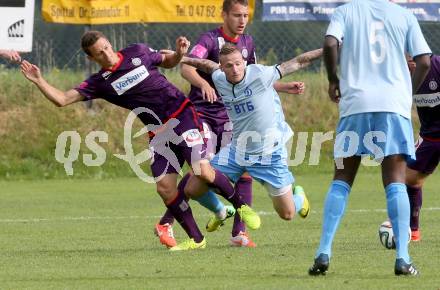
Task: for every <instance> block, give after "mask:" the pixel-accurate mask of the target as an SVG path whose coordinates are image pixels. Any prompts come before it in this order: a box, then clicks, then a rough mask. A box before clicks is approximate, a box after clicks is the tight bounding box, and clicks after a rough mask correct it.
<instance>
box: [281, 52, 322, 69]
mask: <svg viewBox="0 0 440 290" xmlns="http://www.w3.org/2000/svg"><path fill="white" fill-rule="evenodd" d="M321 55H322V48H320V49H315V50H312V51H308V52H305V53H302V54H300V55H298V56H297V57H295V58H293V59H291V60H289V61H286V62H283V63H282V64H281V65H280V66H279V69H280V72H281V75H282V76H286V75H289V74H291V73H293V72H296V71H297V70H300V69H302V68H305V67H307V66H309V65H310V64H311V63H312V61H314V60H316V59H318V58H320V57H321Z"/></svg>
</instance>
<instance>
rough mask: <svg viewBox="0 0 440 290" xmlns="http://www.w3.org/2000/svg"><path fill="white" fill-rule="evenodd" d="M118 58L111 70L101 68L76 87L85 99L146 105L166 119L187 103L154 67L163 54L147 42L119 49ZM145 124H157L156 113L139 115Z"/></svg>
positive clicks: (119, 103)
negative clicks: (153, 114)
mask: <svg viewBox="0 0 440 290" xmlns="http://www.w3.org/2000/svg"><path fill="white" fill-rule="evenodd" d="M118 56H119V58H120V61H119V63H118V64H116V65H115V67H114V68H112V69H111V70H106V69H101V70H100V71H99V72H98V73H95V74H93V75H92V76H90V77H89V78H88V79H87V80H85V81H84V82H82V83H81V84H80V85H79V86H77V87H75V90H77V91H78V92H79V93H80V94H81V95H83V96H84V97H85V99H86V100H91V99H96V98H102V99H105V100H107V101H109V102H110V103H113V104H115V105H117V106H119V107H123V108H126V109H129V110H133V109H136V108H139V107H145V108H148V109H150V110H152V111H153V112H154V113H155V114H156V115H157V117H158V118H159V119H160V120H161V121H162V122H165V121H166V120H168V119H169V118H170V117H171V116H174V117H175V116H176V112H178V111H180V110H181V109H182V107H183V106H185V105H186V104H187V102H188V101H187V100H188V99H187V98H186V97H185V95H184V94H183V93H182V92H180V91H179V90H178V89H177V88H176V87H175V86H174V85H172V84H171V83H170V82H169V81H168V80H167V79H166V78H165V76H164V75H162V74H161V73H160V72H159V70H158V68H157V66H158V65H160V64H161V62H162V55H161V54H160V53H159V52H157V51H155V50H153V49H151V48H150V47H148V46H147V45H146V44H133V45H130V46H129V47H127V48H125V49H123V50H121V51H119V52H118ZM138 117H139V118H140V119H141V121H142V122H143V123H144V124H145V125H148V124H152V125H153V124H158V121H157V119H156V117H155V116H151V115H150V114H147V113H142V114H139V116H138Z"/></svg>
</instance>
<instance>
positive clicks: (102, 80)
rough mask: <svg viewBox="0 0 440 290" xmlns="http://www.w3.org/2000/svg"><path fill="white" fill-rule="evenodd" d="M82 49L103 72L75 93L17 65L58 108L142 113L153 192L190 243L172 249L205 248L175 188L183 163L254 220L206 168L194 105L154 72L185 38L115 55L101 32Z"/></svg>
mask: <svg viewBox="0 0 440 290" xmlns="http://www.w3.org/2000/svg"><path fill="white" fill-rule="evenodd" d="M81 46H82V49H83V50H84V52H85V53H86V54H87V56H88V58H89V59H90V60H92V61H95V62H96V63H97V64H99V65H100V66H101V67H102V69H101V70H100V71H99V72H97V73H95V74H93V75H92V76H90V77H89V78H88V79H87V80H86V81H84V82H83V83H81V84H80V85H79V86H77V87H75V88H74V89H71V90H68V91H65V92H63V91H61V90H59V89H57V88H55V87H53V86H52V85H50V84H49V83H48V82H47V81H46V80H45V79H44V78H43V77H42V75H41V72H40V69H39V68H38V67H37V66H35V65H33V64H31V63H29V62H27V61H24V62H23V63H22V65H21V69H22V72H23V74H24V76H25V77H26V78H27V79H28V80H29V81H31V82H33V83H34V84H35V85H36V86H37V87H38V88H39V89H40V91H41V92H42V93H43V94H44V96H45V97H46V98H47V99H48V100H50V101H51V102H52V103H54V104H55V105H57V106H60V107H62V106H66V105H69V104H72V103H76V102H79V101H84V100H90V99H94V98H103V99H105V100H107V101H108V102H111V103H113V104H115V105H117V106H119V107H123V108H126V109H129V110H134V111H136V110H139V109H146V110H144V112H142V113H139V114H138V117H139V118H140V120H141V121H142V122H143V123H144V124H145V125H146V128H147V129H148V131H149V133H150V150H152V151H153V160H154V161H152V163H151V171H152V174H153V176H154V177H155V178H156V179H155V180H156V186H157V192H158V194H159V195H160V196H161V198H162V199H163V201H164V203H165V205H166V206H167V208H168V209H169V210H170V211H171V213H172V214H173V216H174V217H175V218H176V219H177V221H178V222H179V224H180V225H181V226H182V228H183V229H184V230H185V232H186V233H187V234H188V236H189V239H188V240H186V241H185V242H183V243H181V244H179V245H176V246H174V247H172V248H171V249H170V250H172V251H177V250H190V249H198V248H204V247H205V246H206V240H205V238H204V236H203V235H202V233H201V232H200V230H199V228H198V226H197V224H196V222H195V220H194V217H193V215H192V212H191V208H190V207H189V205H188V203H187V201H186V196H185V192H184V191H185V188H184V186H179V187H177V174H178V172H179V170H180V169H181V167H182V166H183V163H184V162H185V161H186V162H187V163H188V164H189V165H190V166H191V167H192V168H195V169H198V170H197V171H196V172H198V173H200V174H199V175H197V176H195V177H194V178H196V179H198V178H201V179H202V180H205V181H207V182H209V183H210V185H211V186H212V187H214V188H216V189H217V191H218V192H219V194H221V195H222V196H224V197H225V198H226V199H227V200H228V201H230V202H232V204H233V205H234V207H235V208H238V209H239V213H240V212H241V213H244V215H242V218H243V219H244V220H245V221H246V218H255V217H257V218H258V216H257V215H256V214H255V213H254V212H253V211H252V209H250V208H249V207H248V206H246V205H245V204H244V202H243V201H242V200H241V198H240V196H239V195H238V194H235V192H234V189H233V187H232V185H231V184H230V183H229V181H228V179H227V177H226V176H224V175H223V174H221V173H220V172H218V171H216V170H214V169H213V168H212V167H211V166H210V165H209V161H208V160H207V159H205V157H204V156H203V155H204V154H203V152H205V151H206V146H205V144H204V141H203V137H202V136H201V133H200V131H199V130H200V126H199V124H200V122H199V119H198V117H197V115H196V112H195V110H194V108H193V105H192V103H191V102H190V101H189V100H188V99H187V98H186V97H185V95H184V94H183V93H182V92H180V91H179V90H178V89H177V88H176V87H175V86H173V85H172V84H171V83H170V82H168V80H167V79H166V78H165V77H164V76H163V75H162V74H161V73H160V72H159V70H158V67H159V66H160V67H163V68H172V67H174V66H176V65H177V64H178V63H179V62H180V60H181V58H182V57H183V55H184V54H185V53H186V52H187V50H188V47H189V41H188V40H187V39H186V38H184V37H179V38H177V40H176V52H175V53H173V54H167V55H164V54H160V53H159V52H157V51H155V50H153V49H151V48H150V47H148V46H147V45H146V44H134V45H131V46H128V47H127V48H124V49H122V50H120V51H118V52H115V51H114V50H113V48H112V45H111V44H110V42H109V41H108V39H107V38H106V37H105V36H104V35H103V34H102V33H101V32H99V31H88V32H86V33H85V34H84V35H83V37H82V38H81ZM148 110H149V111H148ZM173 161H175V162H174V163H173ZM176 163H177V164H176ZM170 165H171V166H170Z"/></svg>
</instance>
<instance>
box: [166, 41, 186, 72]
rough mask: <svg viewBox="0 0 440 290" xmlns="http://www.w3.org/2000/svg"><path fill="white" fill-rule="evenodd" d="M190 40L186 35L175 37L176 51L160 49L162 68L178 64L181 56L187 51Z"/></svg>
mask: <svg viewBox="0 0 440 290" xmlns="http://www.w3.org/2000/svg"><path fill="white" fill-rule="evenodd" d="M189 46H190V42H189V40H188V39H186V37H183V36H180V37H178V38H177V39H176V51H174V52H172V51H170V50H162V51H161V53H162V63H161V64H160V66H161V67H163V68H173V67H175V66H176V65H178V64H179V62H180V60H181V59H182V57H183V56H184V55H185V53H186V52H187V51H188V48H189Z"/></svg>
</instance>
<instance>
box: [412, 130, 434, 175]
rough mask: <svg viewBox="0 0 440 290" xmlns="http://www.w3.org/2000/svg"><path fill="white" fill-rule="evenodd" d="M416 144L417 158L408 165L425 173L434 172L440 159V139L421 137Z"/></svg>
mask: <svg viewBox="0 0 440 290" xmlns="http://www.w3.org/2000/svg"><path fill="white" fill-rule="evenodd" d="M415 146H416V160H415V161H412V162H409V163H408V167H409V168H411V169H413V170H416V171H419V172H421V173H424V174H431V173H433V172H434V170H435V168H436V167H437V165H438V163H439V161H440V140H435V141H434V140H430V139H429V140H428V139H426V138H422V137H419V140H417V143H416V145H415Z"/></svg>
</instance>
